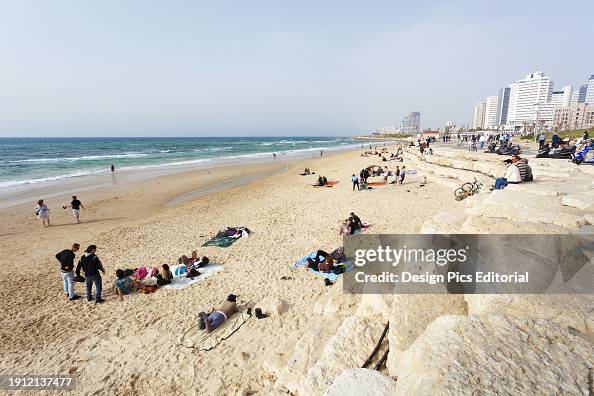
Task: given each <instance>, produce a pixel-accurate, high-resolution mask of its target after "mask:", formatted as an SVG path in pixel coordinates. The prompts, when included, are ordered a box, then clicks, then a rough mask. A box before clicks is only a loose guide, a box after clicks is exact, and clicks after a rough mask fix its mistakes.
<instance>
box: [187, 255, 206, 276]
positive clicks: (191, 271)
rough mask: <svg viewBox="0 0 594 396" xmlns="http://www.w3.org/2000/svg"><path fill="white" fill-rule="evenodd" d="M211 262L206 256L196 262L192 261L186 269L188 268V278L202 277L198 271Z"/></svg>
mask: <svg viewBox="0 0 594 396" xmlns="http://www.w3.org/2000/svg"><path fill="white" fill-rule="evenodd" d="M209 261H210V260H209V259H208V257H206V256H203V257H200V258H198V259H196V260H192V262H191V264H189V265H186V267H187V268H188V273H187V274H186V278H194V277H196V276H200V271H198V269H199V268H202V267H205V266H207V265H208V263H209Z"/></svg>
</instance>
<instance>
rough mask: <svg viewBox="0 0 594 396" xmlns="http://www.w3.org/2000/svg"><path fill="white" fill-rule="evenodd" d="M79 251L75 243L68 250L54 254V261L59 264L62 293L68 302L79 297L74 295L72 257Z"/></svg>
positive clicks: (78, 246)
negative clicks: (62, 286)
mask: <svg viewBox="0 0 594 396" xmlns="http://www.w3.org/2000/svg"><path fill="white" fill-rule="evenodd" d="M78 249H80V245H79V244H78V243H75V244H73V245H72V247H71V248H70V249H64V250H62V251H61V252H60V253H57V254H56V259H57V260H58V261H59V262H60V276H61V277H62V283H63V285H64V292H65V293H66V295H67V296H68V299H69V300H70V301H74V300H78V299H79V298H80V296H77V295H76V294H74V257H75V253H76V252H78Z"/></svg>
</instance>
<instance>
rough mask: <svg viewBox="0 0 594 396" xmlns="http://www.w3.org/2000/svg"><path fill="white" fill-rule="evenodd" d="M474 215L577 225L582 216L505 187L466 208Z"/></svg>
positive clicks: (561, 225)
mask: <svg viewBox="0 0 594 396" xmlns="http://www.w3.org/2000/svg"><path fill="white" fill-rule="evenodd" d="M466 213H467V214H470V215H473V216H483V217H495V218H509V219H513V220H514V221H519V222H528V223H543V224H554V225H557V226H560V227H567V228H578V227H580V226H582V225H584V224H585V219H584V218H583V217H582V216H578V215H575V214H572V213H568V212H567V211H565V210H564V209H563V206H562V205H561V204H559V203H558V202H556V201H555V200H552V199H551V198H549V197H544V196H540V195H527V194H526V193H524V192H520V191H510V190H507V189H504V190H496V191H493V192H492V193H491V194H489V196H488V197H487V198H486V199H485V200H484V201H483V202H482V203H481V205H477V206H474V207H471V208H467V209H466Z"/></svg>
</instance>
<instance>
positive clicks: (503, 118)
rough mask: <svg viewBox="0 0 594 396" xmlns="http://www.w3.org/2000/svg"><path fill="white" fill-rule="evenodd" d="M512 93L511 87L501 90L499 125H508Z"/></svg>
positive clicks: (498, 105)
mask: <svg viewBox="0 0 594 396" xmlns="http://www.w3.org/2000/svg"><path fill="white" fill-rule="evenodd" d="M510 91H511V88H510V87H505V88H501V89H500V90H499V102H498V103H497V125H505V124H507V112H508V109H509V92H510Z"/></svg>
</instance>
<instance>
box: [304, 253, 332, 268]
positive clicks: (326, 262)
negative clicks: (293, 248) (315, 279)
mask: <svg viewBox="0 0 594 396" xmlns="http://www.w3.org/2000/svg"><path fill="white" fill-rule="evenodd" d="M333 264H334V259H333V258H332V256H331V255H329V254H328V253H326V252H325V251H323V250H318V251H317V252H316V255H315V256H314V258H311V257H308V258H307V264H306V265H305V268H306V269H310V268H311V269H313V270H314V271H319V272H330V271H331V270H332V267H333Z"/></svg>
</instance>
